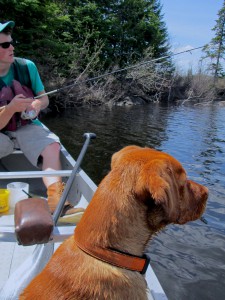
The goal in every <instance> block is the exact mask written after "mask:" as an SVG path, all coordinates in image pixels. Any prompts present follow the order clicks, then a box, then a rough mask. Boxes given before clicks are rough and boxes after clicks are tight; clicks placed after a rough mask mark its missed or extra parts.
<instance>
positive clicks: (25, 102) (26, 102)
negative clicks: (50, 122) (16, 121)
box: [7, 94, 34, 113]
mask: <svg viewBox="0 0 225 300" xmlns="http://www.w3.org/2000/svg"><path fill="white" fill-rule="evenodd" d="M33 101H34V99H32V98H26V97H25V96H24V95H23V94H19V95H16V96H15V97H14V98H13V99H12V100H11V101H10V103H9V104H8V105H7V108H8V110H10V111H11V112H12V113H16V112H22V111H25V110H26V109H27V108H28V107H29V106H30V105H31V103H32V102H33Z"/></svg>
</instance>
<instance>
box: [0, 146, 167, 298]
mask: <svg viewBox="0 0 225 300" xmlns="http://www.w3.org/2000/svg"><path fill="white" fill-rule="evenodd" d="M78 160H79V157H78ZM78 160H77V161H78ZM61 162H62V170H59V171H55V172H53V171H51V172H50V171H48V172H44V171H40V170H38V169H36V168H35V167H34V166H32V165H31V164H30V163H29V161H28V160H27V159H26V158H25V156H24V155H23V153H22V152H21V151H20V150H15V151H14V152H13V154H11V155H9V156H7V157H4V158H2V159H1V160H0V188H6V186H7V184H8V183H12V182H26V183H28V184H29V194H30V195H31V196H33V197H35V196H38V197H43V198H46V189H45V187H44V184H43V182H42V179H41V178H42V177H43V176H52V175H56V176H62V177H63V178H64V179H65V181H66V180H67V179H68V178H69V179H70V178H71V176H72V174H73V169H74V166H75V165H76V163H77V162H76V161H75V160H74V159H73V158H72V156H71V155H70V154H69V153H68V151H67V150H66V149H65V147H64V146H62V148H61ZM69 179H68V180H69ZM96 188H97V186H96V185H95V183H94V182H93V181H92V180H91V178H90V177H89V176H88V175H87V174H86V173H85V172H84V171H83V170H82V169H81V168H80V167H79V169H78V170H77V172H76V176H75V177H74V180H73V181H72V186H71V189H70V191H69V195H68V199H70V201H71V199H75V200H73V201H74V202H73V203H72V204H73V205H74V206H75V207H83V208H86V207H87V205H88V204H89V202H90V201H91V199H92V196H93V194H94V192H95V190H96ZM70 194H71V197H70ZM24 198H27V196H26V195H25V197H24ZM75 226H76V224H72V225H71V224H67V223H65V222H62V221H60V219H59V222H58V223H57V225H56V226H54V230H53V240H51V242H50V243H51V245H53V247H54V249H56V248H57V247H58V246H59V244H60V243H61V242H63V241H64V240H65V239H66V238H68V237H69V236H70V235H72V234H73V231H74V229H75ZM39 246H40V245H39ZM35 247H36V246H35V245H34V246H26V247H24V246H21V245H18V242H17V240H16V235H15V229H14V209H13V208H10V209H9V211H7V212H4V213H0V260H1V263H0V290H1V289H2V288H3V287H4V286H5V284H6V283H7V281H9V280H10V278H11V277H12V276H13V274H15V272H17V271H18V272H19V270H20V268H21V265H22V263H23V262H24V261H25V259H29V257H30V256H32V255H34V254H33V253H34V249H35ZM37 263H38V262H37ZM42 263H43V262H42ZM40 265H41V262H40ZM145 276H146V281H147V284H148V287H149V299H154V300H166V299H167V297H166V294H165V292H164V290H163V288H162V286H161V284H160V282H159V280H158V278H157V277H156V275H155V273H154V271H153V269H152V267H151V265H150V266H149V267H148V269H147V272H146V274H145ZM12 278H13V277H12ZM4 299H5V298H4ZM4 299H2V298H1V292H0V300H4ZM5 300H8V299H5Z"/></svg>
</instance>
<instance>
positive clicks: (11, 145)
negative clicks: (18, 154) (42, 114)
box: [0, 124, 60, 166]
mask: <svg viewBox="0 0 225 300" xmlns="http://www.w3.org/2000/svg"><path fill="white" fill-rule="evenodd" d="M55 142H56V143H60V140H59V137H58V136H57V135H55V134H54V133H52V132H51V131H50V130H48V129H46V128H45V127H43V126H39V125H35V124H28V125H26V126H22V127H20V128H18V129H17V130H16V131H13V132H12V131H7V132H5V133H0V145H1V146H0V158H2V157H4V156H7V155H9V154H11V153H12V152H13V151H14V149H16V148H20V149H21V151H22V152H23V153H24V155H25V156H26V157H27V159H28V160H29V161H30V162H31V163H32V164H33V165H34V166H37V165H38V163H39V158H40V154H41V153H42V151H43V150H44V149H45V148H46V146H48V145H50V144H52V143H55Z"/></svg>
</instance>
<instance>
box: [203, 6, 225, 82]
mask: <svg viewBox="0 0 225 300" xmlns="http://www.w3.org/2000/svg"><path fill="white" fill-rule="evenodd" d="M212 30H213V31H214V32H215V37H214V38H212V40H211V42H210V43H209V44H207V45H205V47H204V48H203V51H204V52H205V56H204V57H203V59H204V58H210V60H211V62H210V64H209V66H208V70H209V71H210V72H211V73H212V74H213V76H214V80H216V79H217V78H218V77H222V76H225V70H224V67H223V62H224V61H225V0H224V3H223V6H222V8H221V9H220V10H219V12H218V19H217V20H216V25H215V26H214V27H213V29H212Z"/></svg>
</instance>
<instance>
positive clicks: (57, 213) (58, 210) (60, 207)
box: [53, 133, 96, 225]
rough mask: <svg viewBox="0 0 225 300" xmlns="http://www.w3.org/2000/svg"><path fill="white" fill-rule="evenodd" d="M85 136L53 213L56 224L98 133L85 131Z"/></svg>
mask: <svg viewBox="0 0 225 300" xmlns="http://www.w3.org/2000/svg"><path fill="white" fill-rule="evenodd" d="M84 137H85V138H86V140H85V143H84V145H83V147H82V149H81V152H80V154H79V156H78V159H77V161H76V163H75V165H74V168H73V171H72V173H71V175H70V177H69V179H68V180H67V183H66V186H65V189H64V191H63V193H62V195H61V198H60V200H59V203H58V205H57V207H56V210H55V212H54V214H53V221H54V224H55V225H56V224H57V221H58V219H59V217H60V215H61V213H62V210H63V207H64V204H65V202H66V199H67V197H68V194H69V191H70V189H71V187H72V184H73V182H74V179H75V177H76V175H77V173H78V169H79V168H80V165H81V162H82V160H83V158H84V155H85V153H86V151H87V148H88V145H89V143H90V141H91V139H95V138H96V135H95V133H85V134H84Z"/></svg>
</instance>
